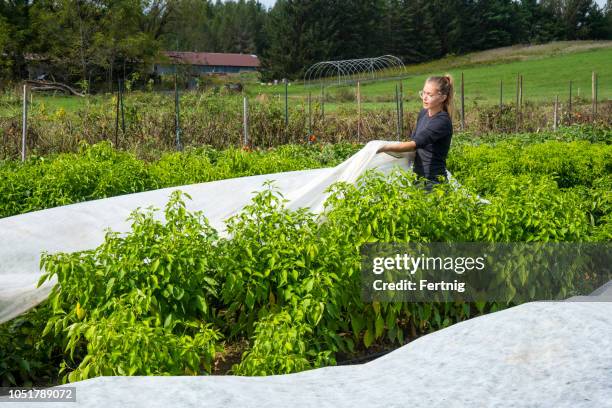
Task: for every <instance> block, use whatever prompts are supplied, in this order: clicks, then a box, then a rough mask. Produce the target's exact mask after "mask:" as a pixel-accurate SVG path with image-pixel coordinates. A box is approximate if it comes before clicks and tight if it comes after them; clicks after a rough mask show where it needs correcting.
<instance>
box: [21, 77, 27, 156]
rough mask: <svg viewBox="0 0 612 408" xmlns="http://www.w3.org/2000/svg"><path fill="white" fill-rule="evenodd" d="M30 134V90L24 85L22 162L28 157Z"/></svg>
mask: <svg viewBox="0 0 612 408" xmlns="http://www.w3.org/2000/svg"><path fill="white" fill-rule="evenodd" d="M27 132H28V88H27V85H25V84H24V85H23V115H22V124H21V161H22V162H24V161H25V157H26V134H27Z"/></svg>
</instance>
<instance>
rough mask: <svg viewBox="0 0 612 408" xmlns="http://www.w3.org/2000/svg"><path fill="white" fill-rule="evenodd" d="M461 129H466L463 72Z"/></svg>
mask: <svg viewBox="0 0 612 408" xmlns="http://www.w3.org/2000/svg"><path fill="white" fill-rule="evenodd" d="M461 130H465V85H464V81H463V72H462V73H461Z"/></svg>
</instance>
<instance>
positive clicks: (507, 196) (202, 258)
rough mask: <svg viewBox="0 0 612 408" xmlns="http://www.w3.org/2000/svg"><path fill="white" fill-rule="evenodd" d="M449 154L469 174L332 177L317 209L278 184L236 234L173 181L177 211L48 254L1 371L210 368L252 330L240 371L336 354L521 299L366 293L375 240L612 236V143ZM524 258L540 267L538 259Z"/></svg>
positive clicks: (137, 217)
mask: <svg viewBox="0 0 612 408" xmlns="http://www.w3.org/2000/svg"><path fill="white" fill-rule="evenodd" d="M451 157H452V160H450V163H449V164H450V166H451V170H453V171H454V172H455V174H456V176H457V178H458V179H459V181H460V182H461V183H463V184H464V187H465V188H464V189H460V190H457V191H455V190H453V189H452V188H451V187H450V186H449V185H442V186H440V187H436V189H434V191H433V192H432V193H430V194H427V193H425V192H424V191H423V190H421V189H419V188H416V187H414V186H413V184H412V183H413V182H414V175H413V174H411V173H407V172H402V171H399V170H397V171H394V172H392V173H390V174H388V175H384V174H381V173H378V172H376V171H369V172H367V173H366V174H365V175H364V176H363V177H362V178H361V179H360V181H359V182H358V183H357V184H356V185H351V184H346V183H338V184H336V185H334V186H333V187H332V189H331V192H332V194H331V195H330V197H329V199H328V200H327V202H326V209H325V212H324V217H317V216H315V215H314V214H312V213H309V212H308V211H306V210H304V209H301V210H298V211H293V210H289V209H287V208H285V206H284V204H283V200H282V199H281V198H280V196H279V195H278V194H277V193H276V192H275V190H274V187H273V185H267V186H266V187H265V188H264V189H263V191H261V192H260V193H259V194H258V195H256V196H255V198H254V199H253V202H252V203H251V205H249V206H247V207H246V208H245V209H244V210H243V211H242V212H241V213H240V214H238V215H236V216H234V217H233V218H231V219H230V220H228V221H227V226H228V232H229V233H230V235H229V236H230V237H229V238H222V237H220V236H219V235H218V234H217V232H216V231H215V230H213V229H212V228H211V227H210V225H209V224H208V222H207V220H206V218H205V215H206V214H201V213H191V212H189V211H187V210H186V208H185V205H184V200H186V199H188V198H187V197H185V196H184V195H181V194H180V193H178V192H176V193H173V194H172V196H171V198H170V201H169V202H168V204H167V206H166V208H165V210H164V211H165V220H166V222H165V223H162V222H161V221H157V220H156V219H155V218H154V217H153V215H152V213H151V212H150V211H149V212H146V211H145V212H135V213H133V215H132V220H133V224H132V230H131V232H130V233H128V234H126V235H118V234H114V233H109V234H108V235H107V236H106V239H105V242H104V243H103V244H102V245H100V246H99V247H98V248H96V249H92V250H89V251H83V252H78V253H72V254H62V253H60V254H47V255H44V256H43V262H42V263H43V265H44V267H45V270H46V273H47V275H45V277H44V278H43V280H44V279H47V278H49V277H50V276H57V278H58V280H59V283H60V285H58V286H56V287H55V289H54V290H53V292H52V294H51V296H50V297H49V299H48V300H47V301H45V302H44V303H43V304H41V305H39V306H38V307H37V308H35V309H33V310H32V311H30V312H28V313H27V314H25V315H22V316H20V317H18V318H16V319H13V320H12V321H11V322H8V323H6V324H4V325H2V326H0V379H1V382H2V384H3V385H6V384H15V383H17V384H30V383H43V384H45V383H46V384H49V383H57V382H63V381H77V380H83V379H87V378H92V377H95V376H100V375H185V374H188V375H193V374H205V373H211V372H215V366H216V365H217V364H218V363H219V362H220V356H221V355H222V354H223V353H224V352H227V351H228V350H231V349H235V348H236V347H237V345H238V344H243V343H246V347H245V348H244V353H243V354H242V356H241V358H240V359H239V361H238V362H237V363H236V364H235V365H234V366H233V367H232V370H231V373H233V374H240V375H264V374H280V373H289V372H297V371H301V370H305V369H309V368H314V367H320V366H326V365H333V364H335V363H336V362H337V357H338V356H339V355H340V353H343V354H349V355H350V354H351V353H363V352H367V350H368V349H371V348H372V347H376V346H380V345H381V344H394V345H396V346H399V345H401V344H404V343H405V342H406V341H407V340H410V339H414V338H415V337H417V336H419V335H422V334H425V333H429V332H432V331H435V330H438V329H441V328H444V327H447V326H449V325H451V324H454V323H456V322H460V321H462V320H465V319H468V318H470V317H473V316H475V315H479V314H482V313H488V312H492V311H495V310H499V309H501V308H505V307H508V306H512V304H513V303H512V302H511V301H510V302H508V303H484V302H483V303H464V302H453V303H440V302H426V303H386V302H364V301H363V300H362V298H361V287H360V285H361V278H360V273H359V271H360V263H361V256H360V248H361V247H362V245H363V244H365V243H369V242H530V241H537V242H588V241H592V242H609V241H610V240H612V218H611V217H612V216H611V214H612V193H611V191H612V189H611V187H612V184H611V182H612V176H611V175H612V172H611V170H612V168H611V166H612V146H611V145H610V144H607V143H590V142H586V141H574V142H559V141H544V142H541V143H534V144H524V143H522V142H521V141H520V140H518V141H505V142H498V143H496V145H495V147H491V146H489V145H484V144H482V145H475V146H470V145H466V144H463V145H462V144H458V145H457V149H456V150H455V151H454V153H453V155H452V156H451ZM474 192H479V193H481V194H484V195H486V197H487V199H488V200H490V204H483V203H482V202H481V201H480V200H479V199H478V198H477V197H476V196H475V194H473V193H474ZM522 273H523V274H526V275H527V278H529V273H530V271H529V269H528V266H527V269H525V270H524V271H522ZM496 278H500V279H502V281H503V280H506V279H516V277H515V275H512V276H511V277H508V276H504V277H492V278H491V279H492V280H494V279H496ZM513 283H514V284H517V283H516V282H514V281H513ZM542 284H543V285H546V282H542ZM571 293H573V288H571V287H566V288H564V291H563V293H553V295H555V294H556V295H557V296H559V297H563V296H566V295H567V294H571Z"/></svg>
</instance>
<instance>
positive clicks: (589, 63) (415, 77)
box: [0, 41, 612, 117]
mask: <svg viewBox="0 0 612 408" xmlns="http://www.w3.org/2000/svg"><path fill="white" fill-rule="evenodd" d="M592 71H595V72H597V74H598V77H599V81H598V82H599V93H598V95H599V100H606V99H608V100H609V99H612V41H573V42H554V43H549V44H543V45H538V46H513V47H505V48H498V49H494V50H488V51H483V52H479V53H471V54H466V55H462V56H450V57H446V58H443V59H440V60H436V61H430V62H427V63H423V64H415V65H410V66H407V67H406V73H407V74H406V76H405V79H403V80H402V84H403V88H404V100H405V102H404V109H405V110H414V109H418V108H419V107H420V99H419V98H418V91H419V90H420V89H421V87H422V86H423V82H424V81H425V79H426V78H427V76H429V75H440V74H443V73H445V72H450V73H451V74H452V75H453V76H454V77H455V80H456V85H457V94H456V96H457V106H458V102H459V100H458V99H459V86H460V78H461V73H462V72H463V74H464V78H465V99H466V105H467V106H470V105H471V104H473V103H475V102H477V103H479V104H481V103H484V104H492V103H498V102H499V88H500V81H503V95H504V102H511V101H514V100H515V98H516V77H517V74H519V73H520V74H521V75H523V101H524V102H526V101H540V102H546V103H552V101H553V100H554V97H555V95H559V98H560V100H561V101H562V102H563V101H566V100H567V98H568V94H569V81H570V80H571V81H573V95H574V96H578V95H579V96H581V97H586V98H590V96H591V73H592ZM397 83H398V81H397V80H386V81H384V80H383V81H378V82H367V83H363V84H362V85H361V94H362V96H363V104H362V108H363V109H364V110H374V109H395V103H394V102H393V101H394V95H395V86H396V84H397ZM288 89H289V99H290V104H306V98H307V95H308V92H311V93H312V97H313V102H316V101H317V100H318V99H319V97H320V93H321V87H320V85H316V86H304V85H302V84H299V83H297V82H296V83H293V84H291V85H290V86H289V88H288ZM245 90H246V93H247V95H249V96H250V97H255V96H257V95H258V94H267V95H269V96H276V95H278V94H282V93H283V92H284V86H283V85H277V86H267V85H260V84H259V83H256V84H253V83H251V84H246V86H245ZM339 92H340V93H343V94H344V98H337V97H336V95H337V94H338V93H339ZM354 93H355V86H354V85H349V86H340V87H339V86H337V85H330V86H328V87H326V94H327V95H330V99H329V100H328V101H327V102H326V104H325V111H326V112H334V111H337V110H338V109H341V108H342V109H345V110H356V109H357V106H356V102H355V101H354V99H353V97H352V96H351V95H354ZM108 97H109V95H97V96H92V97H88V98H87V99H85V98H79V97H70V96H59V95H58V96H42V95H34V98H33V102H34V108H36V107H37V106H39V104H41V103H44V105H45V107H46V109H47V111H48V112H54V111H56V110H57V109H59V108H63V109H64V110H66V111H71V110H76V109H77V108H79V107H84V106H85V104H86V103H87V101H89V103H91V104H96V103H100V102H101V101H103V100H104V99H105V98H108ZM282 100H283V99H282V97H281V101H282ZM125 101H126V103H128V104H129V103H130V96H129V95H126V98H125ZM168 101H169V102H168V103H173V96H172V95H168ZM251 103H257V102H256V101H252V102H251ZM184 108H185V109H188V107H187V106H184ZM20 114H21V103H20V102H19V101H18V100H16V99H15V97H14V96H13V97H12V98H6V97H3V99H2V100H0V116H3V117H7V116H11V117H14V116H20Z"/></svg>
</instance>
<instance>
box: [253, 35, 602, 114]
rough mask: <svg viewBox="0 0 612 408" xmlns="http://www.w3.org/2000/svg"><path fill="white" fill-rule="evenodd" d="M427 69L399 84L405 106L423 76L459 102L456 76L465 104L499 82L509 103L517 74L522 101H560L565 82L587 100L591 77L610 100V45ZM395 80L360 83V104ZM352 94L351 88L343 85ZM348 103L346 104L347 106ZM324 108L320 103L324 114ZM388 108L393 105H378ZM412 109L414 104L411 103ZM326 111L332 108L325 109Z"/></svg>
mask: <svg viewBox="0 0 612 408" xmlns="http://www.w3.org/2000/svg"><path fill="white" fill-rule="evenodd" d="M437 68H438V69H437V70H432V71H430V72H428V73H427V74H417V75H412V76H409V77H407V78H406V79H404V80H402V83H403V87H404V95H405V97H406V98H407V99H408V101H410V100H412V101H414V100H416V99H417V98H418V90H420V89H421V87H422V86H423V82H424V81H425V79H426V78H427V76H429V75H441V74H444V73H445V72H450V73H451V74H452V75H453V76H454V78H455V80H456V85H457V97H459V85H460V79H461V73H462V72H463V74H464V80H465V98H466V100H467V101H468V103H471V102H473V101H478V102H479V103H480V102H485V103H496V102H498V101H499V90H500V81H502V82H503V94H504V101H507V102H510V101H513V100H515V97H516V78H517V74H521V75H522V76H523V101H526V100H533V101H552V100H553V99H554V97H555V95H559V98H560V99H561V100H562V101H563V100H565V99H567V97H568V94H569V81H570V80H571V81H572V82H573V95H574V96H577V95H580V96H581V97H587V98H590V97H591V73H592V72H593V71H595V72H597V74H598V83H599V87H598V97H599V99H600V100H605V99H612V46H610V47H608V48H602V49H595V50H589V51H581V52H576V53H572V54H561V55H555V56H551V57H538V58H534V59H531V60H526V61H514V62H506V63H501V64H495V65H486V66H476V67H469V68H461V67H457V68H451V69H448V70H445V69H440V67H437ZM397 82H398V81H381V82H374V83H363V84H362V85H361V94H362V96H363V97H364V99H366V100H371V101H372V102H376V101H374V99H376V98H382V97H388V98H392V97H393V96H394V95H395V85H396V84H397ZM339 88H341V87H339V86H337V85H336V86H329V87H327V88H326V93H328V94H332V95H333V94H334V93H336V92H338V89H339ZM344 88H349V89H350V92H354V88H355V86H354V85H351V86H348V87H347V86H344ZM309 91H311V92H312V95H313V97H315V96H316V97H317V98H318V97H319V96H320V93H321V87H320V86H314V87H305V86H302V85H298V84H294V85H292V86H290V87H289V95H290V97H293V98H297V99H304V98H305V96H306V95H307V94H308V92H309ZM258 92H261V93H271V94H275V93H281V92H284V88H283V87H282V86H261V85H257V87H256V88H255V90H253V89H250V90H249V93H255V94H256V93H258ZM349 103H351V102H349ZM328 105H329V104H326V109H327V107H328ZM378 105H381V104H380V103H372V104H365V106H364V108H365V109H367V108H368V106H369V107H376V106H378ZM384 105H390V106H394V104H393V103H390V104H384ZM415 105H416V103H415ZM329 107H330V109H331V110H333V109H334V107H333V105H331V106H329Z"/></svg>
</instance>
